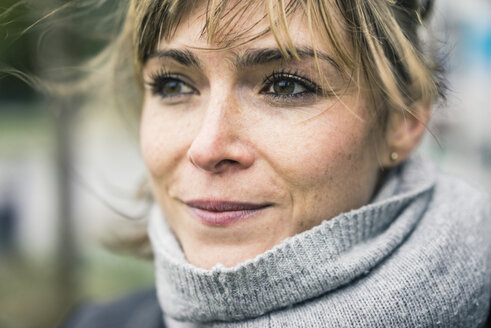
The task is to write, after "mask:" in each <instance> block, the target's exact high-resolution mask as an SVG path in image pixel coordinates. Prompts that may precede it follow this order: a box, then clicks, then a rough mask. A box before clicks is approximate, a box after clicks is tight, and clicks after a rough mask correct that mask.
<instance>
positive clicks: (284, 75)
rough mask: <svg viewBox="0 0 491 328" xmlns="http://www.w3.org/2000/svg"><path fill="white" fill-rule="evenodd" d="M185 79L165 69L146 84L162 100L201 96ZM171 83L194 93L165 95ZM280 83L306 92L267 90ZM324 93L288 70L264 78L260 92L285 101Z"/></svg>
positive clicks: (274, 72)
mask: <svg viewBox="0 0 491 328" xmlns="http://www.w3.org/2000/svg"><path fill="white" fill-rule="evenodd" d="M183 78H185V76H183V75H181V74H176V73H171V72H169V71H167V70H165V69H161V70H159V71H157V72H156V73H153V74H151V76H150V81H149V82H146V84H147V85H148V86H149V87H150V91H151V93H152V95H154V96H160V97H161V98H167V99H168V98H176V97H180V96H187V95H190V94H199V92H198V90H196V89H195V88H194V87H193V86H191V85H190V84H189V83H187V82H185V81H183ZM170 81H176V82H178V83H182V84H184V85H185V86H186V87H188V88H189V89H191V90H192V92H186V93H180V94H176V95H164V94H163V91H162V88H163V86H164V85H165V84H166V83H168V82H170ZM279 81H290V82H294V83H298V84H300V85H301V87H303V88H304V89H305V91H302V92H298V93H294V94H286V95H285V94H283V95H280V94H275V93H271V92H267V90H268V89H269V88H270V87H271V86H273V84H274V83H276V82H279ZM322 92H323V91H322V89H321V88H320V87H319V86H318V85H317V84H315V83H313V82H312V81H310V80H309V79H306V78H304V77H301V76H300V75H299V74H298V72H296V71H293V72H292V71H288V70H281V71H273V73H271V74H270V75H267V76H266V77H264V79H263V87H262V88H261V90H260V93H261V94H263V95H266V96H268V97H273V98H276V99H284V100H294V99H295V98H300V97H308V96H312V95H319V94H322Z"/></svg>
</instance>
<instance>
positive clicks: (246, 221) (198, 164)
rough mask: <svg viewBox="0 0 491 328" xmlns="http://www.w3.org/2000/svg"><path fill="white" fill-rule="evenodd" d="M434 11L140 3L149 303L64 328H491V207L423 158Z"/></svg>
mask: <svg viewBox="0 0 491 328" xmlns="http://www.w3.org/2000/svg"><path fill="white" fill-rule="evenodd" d="M431 4H432V2H431V1H426V2H425V1H423V2H421V1H416V0H414V1H402V0H400V1H381V0H349V1H347V0H344V1H335V0H331V1H329V0H317V1H314V0H303V1H273V0H268V1H241V2H239V1H221V2H220V1H186V0H174V1H172V0H168V1H156V0H132V1H130V5H129V9H128V13H127V19H126V22H125V25H124V27H123V32H122V34H121V37H120V38H119V39H118V40H116V42H115V44H117V45H118V46H117V47H116V48H115V49H132V52H128V51H119V52H118V53H117V54H116V55H118V56H123V58H124V56H125V55H128V54H130V55H132V56H133V59H134V65H133V68H134V70H135V72H136V76H137V78H136V81H137V84H139V85H140V86H141V88H142V96H141V98H140V99H141V125H140V127H141V133H140V137H141V138H140V140H141V149H142V154H143V158H144V161H145V164H146V166H147V169H148V176H149V181H150V184H151V189H152V194H153V196H154V199H155V204H156V206H155V208H154V209H153V210H152V213H151V215H150V219H149V227H148V233H149V237H150V240H151V243H152V249H153V254H154V257H155V267H156V290H157V297H156V298H155V294H154V292H151V293H144V294H138V295H136V296H132V297H130V298H127V299H124V300H120V301H118V302H116V303H113V304H109V305H106V306H102V307H93V308H89V309H86V310H83V311H81V312H79V313H78V314H77V315H76V316H75V317H74V318H73V321H72V323H71V324H69V325H68V326H69V327H102V326H104V327H108V326H111V327H113V326H114V327H201V326H204V327H433V326H442V327H479V326H484V324H485V322H486V317H487V313H488V309H489V301H490V298H491V264H490V255H491V249H490V246H491V245H490V242H491V241H490V238H489V236H490V235H491V222H490V214H491V213H490V203H489V201H488V200H487V198H486V197H485V196H483V195H481V194H480V193H479V192H477V191H475V190H473V189H472V188H470V187H468V186H467V185H466V184H465V183H462V182H460V181H458V180H455V179H452V178H449V177H446V176H443V175H441V174H439V173H438V172H436V170H435V169H434V168H433V167H432V166H431V165H429V164H427V163H425V162H424V161H422V160H420V159H418V158H416V157H414V156H411V153H412V152H413V151H414V149H415V148H416V146H417V144H418V142H419V140H420V138H421V136H422V134H423V132H424V131H425V126H426V123H427V122H428V118H429V113H430V104H431V103H432V102H433V101H435V100H436V99H437V97H438V96H439V94H440V92H441V89H442V86H441V83H439V81H438V79H437V77H436V73H435V72H436V69H435V67H436V65H434V63H432V62H431V60H430V59H429V58H427V57H426V56H425V55H424V54H423V51H422V46H421V42H420V39H419V33H418V30H419V28H420V26H421V25H422V23H423V21H424V19H425V18H426V17H427V16H428V13H429V10H430V8H431ZM119 62H120V63H128V61H125V60H119ZM126 68H127V67H126ZM157 301H158V303H157Z"/></svg>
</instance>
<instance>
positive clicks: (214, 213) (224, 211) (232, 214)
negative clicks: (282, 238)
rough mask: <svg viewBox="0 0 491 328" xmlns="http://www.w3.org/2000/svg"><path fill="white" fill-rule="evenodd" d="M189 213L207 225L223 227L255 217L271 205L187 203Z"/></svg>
mask: <svg viewBox="0 0 491 328" xmlns="http://www.w3.org/2000/svg"><path fill="white" fill-rule="evenodd" d="M185 204H186V205H187V207H188V209H189V211H190V212H191V213H192V214H193V216H194V217H196V218H197V219H198V220H199V221H201V222H202V223H204V224H207V225H217V226H223V225H228V224H231V223H233V222H236V221H240V220H243V219H246V218H249V217H251V216H254V215H256V214H258V213H259V212H261V211H262V210H264V209H265V208H267V207H270V206H271V204H254V203H241V202H229V201H216V200H193V201H189V202H185Z"/></svg>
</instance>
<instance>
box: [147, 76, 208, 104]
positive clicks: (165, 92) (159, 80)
mask: <svg viewBox="0 0 491 328" xmlns="http://www.w3.org/2000/svg"><path fill="white" fill-rule="evenodd" d="M147 84H148V85H149V86H150V88H151V91H152V94H153V95H154V96H160V97H162V98H173V97H181V96H189V95H193V94H198V91H197V90H196V89H195V88H193V87H192V86H190V85H189V84H187V83H186V82H184V81H182V80H181V79H179V78H177V77H172V76H169V75H160V76H154V77H152V80H151V82H149V83H147Z"/></svg>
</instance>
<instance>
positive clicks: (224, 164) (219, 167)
mask: <svg viewBox="0 0 491 328" xmlns="http://www.w3.org/2000/svg"><path fill="white" fill-rule="evenodd" d="M238 164H240V163H239V162H238V161H234V160H232V159H224V160H221V161H220V162H218V163H217V164H216V165H215V169H216V170H218V171H220V170H222V169H224V168H226V167H228V166H235V165H238Z"/></svg>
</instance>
